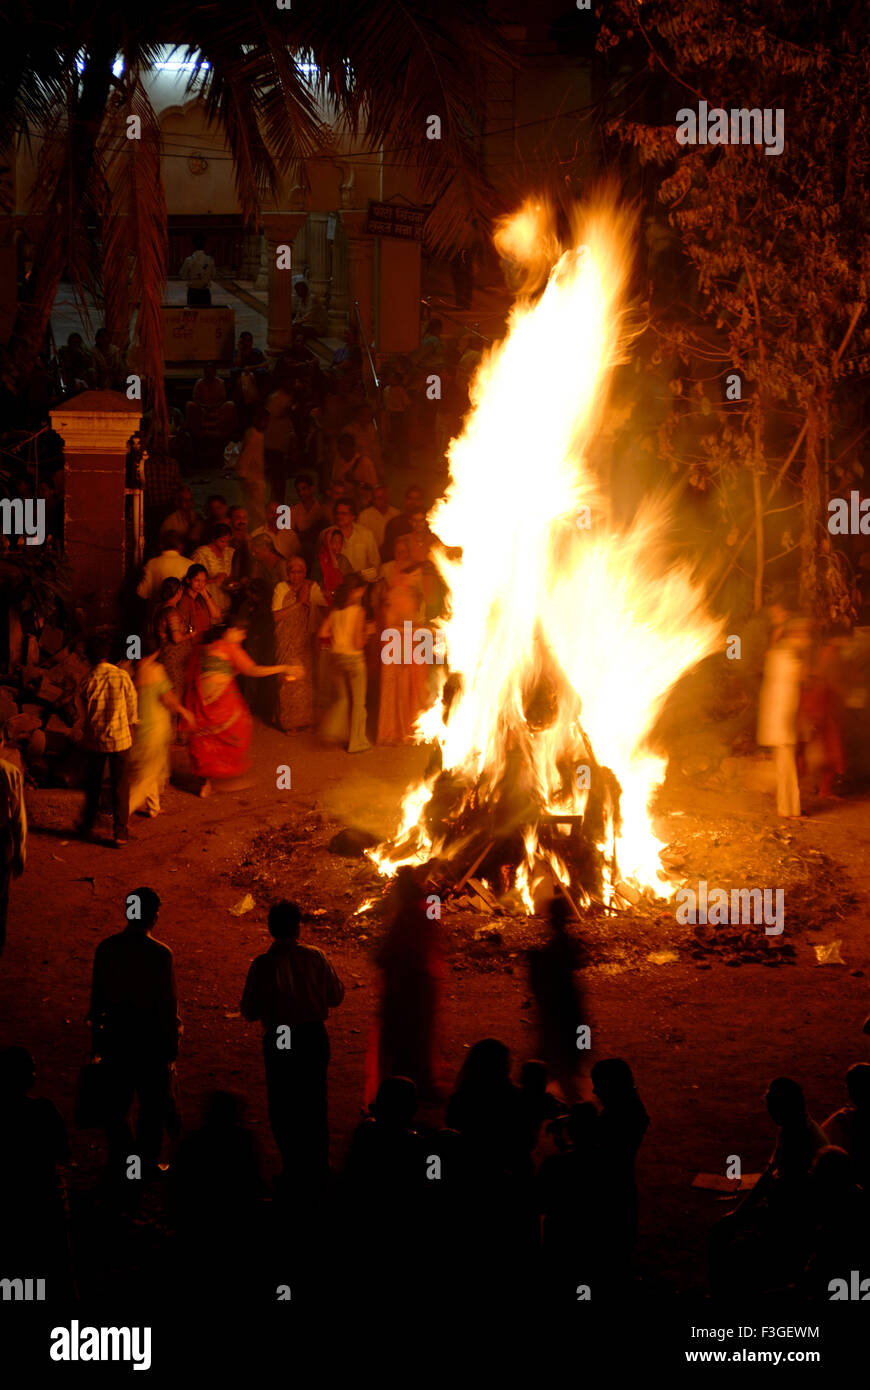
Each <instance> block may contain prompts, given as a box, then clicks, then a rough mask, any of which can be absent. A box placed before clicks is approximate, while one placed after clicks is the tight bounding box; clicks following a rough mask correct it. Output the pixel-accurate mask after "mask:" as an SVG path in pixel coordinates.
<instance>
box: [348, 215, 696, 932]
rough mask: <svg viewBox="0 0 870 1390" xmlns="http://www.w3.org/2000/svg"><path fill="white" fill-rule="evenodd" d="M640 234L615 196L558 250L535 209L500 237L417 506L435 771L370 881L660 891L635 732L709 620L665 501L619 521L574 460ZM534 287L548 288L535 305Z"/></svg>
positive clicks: (414, 793)
mask: <svg viewBox="0 0 870 1390" xmlns="http://www.w3.org/2000/svg"><path fill="white" fill-rule="evenodd" d="M631 231H632V226H631V221H630V219H629V218H628V217H626V216H625V215H623V214H621V213H619V212H617V211H615V210H614V209H613V208H608V209H604V210H601V209H599V210H598V211H596V212H595V213H592V214H589V215H587V216H586V217H585V219H584V220H581V219H580V217H579V215H578V218H577V224H576V236H575V239H574V245H573V247H572V248H571V249H568V250H565V251H562V250H561V248H560V247H559V246H558V244H557V243H556V241H555V237H554V234H553V232H552V223H551V221H550V218H549V215H548V213H547V212H546V210H545V209H544V208H543V207H541V206H540V205H532V204H527V205H526V206H525V207H524V208H523V209H522V210H521V211H520V213H518V214H517V215H516V217H514V218H512V219H511V220H510V221H509V222H507V223H506V224H505V225H504V227H503V228H502V229H501V232H500V235H499V249H500V250H501V252H502V254H503V255H507V256H508V257H509V258H510V259H511V260H512V261H513V262H514V264H515V265H517V266H521V267H522V268H523V269H524V271H525V272H526V289H525V291H524V292H522V293H521V294H520V297H519V298H518V300H517V302H516V304H515V306H514V308H513V310H512V313H511V316H510V321H509V325H508V333H507V337H506V338H505V340H504V341H503V342H502V343H500V344H499V345H498V346H496V347H495V348H494V349H493V350H492V351H491V352H490V353H489V354H488V356H487V357H486V358H485V360H484V361H483V362H482V364H481V366H480V368H479V371H478V374H477V377H476V379H475V381H474V385H473V389H472V397H471V398H472V406H473V409H472V411H471V413H470V414H469V415H468V416H467V417H466V419H465V422H464V428H463V432H462V434H461V435H460V437H459V438H458V439H454V440H453V441H452V443H451V445H450V449H449V464H450V480H449V484H448V487H447V490H446V495H445V497H444V498H443V499H442V500H441V501H440V502H439V503H438V504H437V505H436V507H435V508H434V511H433V512H432V514H431V516H430V521H431V525H432V529H433V530H434V531H435V533H436V534H437V535H438V536H439V537H440V539H441V541H442V543H443V546H444V550H442V551H440V552H439V553H438V555H437V557H436V558H437V564H438V567H439V569H440V571H441V574H442V575H443V577H444V579H445V581H446V583H447V585H448V587H449V591H450V600H449V614H448V616H447V618H446V619H445V621H444V631H445V635H446V645H447V652H448V660H449V670H450V675H449V678H448V679H447V680H446V683H445V684H444V687H443V690H442V698H441V700H439V701H437V702H436V703H435V705H433V706H432V707H431V708H430V709H429V710H427V711H426V712H425V713H424V714H422V715H421V716H420V718H419V720H418V722H417V728H416V734H417V737H418V739H419V740H420V741H424V740H425V741H427V742H430V744H431V746H432V747H433V750H435V753H434V756H433V762H432V765H431V767H430V772H429V775H428V776H427V777H426V779H425V780H424V782H423V783H422V784H420V785H419V786H416V787H415V788H413V789H412V790H411V791H410V792H409V793H408V794H407V796H406V797H405V799H404V801H403V803H402V819H401V825H400V828H399V830H398V832H397V834H396V836H395V838H394V839H393V840H392V841H391V842H390V843H389V844H387V845H381V846H379V848H378V849H376V850H374V851H372V852H371V857H372V858H373V860H374V862H375V863H376V864H377V866H378V868H379V870H380V871H381V872H382V873H383V874H393V873H394V872H395V870H396V869H397V868H398V867H399V866H400V865H401V864H422V863H425V862H427V861H430V860H435V861H438V860H442V861H452V862H453V865H454V866H456V865H457V864H458V865H459V866H460V868H461V867H462V866H463V865H464V867H465V868H466V869H467V868H468V867H469V865H470V864H472V863H475V867H476V872H478V874H479V875H480V877H481V878H482V879H483V881H484V882H485V883H486V885H487V887H488V888H490V889H492V890H493V892H495V893H496V894H502V893H504V892H512V893H513V894H518V895H519V898H520V899H521V901H522V903H523V904H524V906H525V908H526V910H527V911H532V910H533V908H534V902H535V898H536V896H537V890H538V889H540V888H541V885H546V884H549V885H550V889H551V890H552V885H553V882H554V879H558V880H559V881H560V882H561V883H562V884H563V885H565V886H566V887H569V886H570V887H569V892H570V893H572V894H574V895H576V898H577V899H578V900H580V901H582V902H584V903H588V902H589V901H590V900H591V899H596V900H599V901H604V902H605V903H607V902H609V900H610V897H611V895H612V894H613V892H614V891H615V890H616V887H617V884H620V883H621V884H622V888H623V889H624V887H625V885H626V884H633V885H634V888H635V890H637V889H643V888H649V889H651V890H652V891H653V892H654V893H656V894H658V895H661V896H667V895H668V894H669V892H670V888H669V886H668V885H667V883H666V880H665V878H664V876H663V874H662V870H661V866H660V861H659V851H660V849H661V848H662V845H661V843H660V842H659V841H658V840H657V839H656V837H655V835H654V834H653V831H652V828H651V825H650V820H649V815H648V807H649V803H650V798H651V795H652V793H653V791H654V789H655V788H656V787H657V786H658V784H659V783H660V782H661V781H662V779H663V777H664V773H665V763H664V761H663V759H661V758H660V757H658V756H656V755H655V754H653V753H652V752H651V751H650V750H649V749H648V748H647V747H645V744H646V740H647V738H648V735H649V733H650V730H651V728H652V726H653V724H654V722H655V719H656V716H657V714H658V712H659V710H660V708H661V705H662V702H663V700H664V697H665V696H666V694H667V692H668V690H669V689H670V688H671V686H672V685H673V684H674V682H675V681H676V680H677V679H678V678H679V677H680V675H681V674H682V673H683V672H685V671H686V670H688V669H689V668H690V667H691V666H693V665H694V664H695V663H697V662H698V661H700V660H701V659H702V658H703V657H704V656H706V655H708V654H709V653H710V652H711V651H712V650H713V649H714V647H716V645H717V643H718V642H719V639H720V636H721V629H720V625H719V623H718V622H717V621H716V620H714V619H713V618H711V617H710V616H709V615H708V613H707V612H706V609H705V605H704V596H703V592H702V590H701V588H700V586H699V584H698V583H697V582H696V581H695V579H694V578H693V576H692V573H691V572H690V570H689V568H688V567H687V566H685V565H677V566H673V565H672V566H671V567H668V559H667V543H666V538H665V531H666V529H667V528H666V522H667V510H666V508H665V507H664V505H663V504H662V503H661V501H658V502H650V503H648V504H645V506H644V508H643V509H642V510H641V512H639V513H638V514H637V515H636V517H635V520H634V522H633V524H632V525H631V527H630V528H629V529H628V530H621V531H616V530H614V528H613V526H612V523H611V522H610V520H609V518H608V509H607V501H606V499H605V498H604V497H602V496H601V494H600V491H599V488H598V485H597V482H596V479H595V478H594V477H593V476H592V475H591V473H590V471H589V466H588V463H587V462H586V455H587V452H588V449H589V445H590V442H591V440H592V439H593V437H594V433H595V431H596V428H597V427H598V424H599V421H600V414H601V409H602V406H603V404H604V401H605V394H606V386H607V382H608V378H609V375H610V372H611V370H612V367H613V366H614V364H615V363H616V362H617V361H618V360H619V357H620V355H621V353H622V352H623V351H624V348H625V339H626V329H625V322H624V316H623V314H622V311H621V302H622V297H623V295H624V288H625V281H626V275H627V271H628V267H629V264H630V256H629V244H630V240H631ZM542 258H545V264H543V265H542V264H541V262H542ZM548 271H549V274H548V275H547V272H548ZM535 279H537V284H538V285H540V284H542V283H543V282H544V280H545V279H546V285H545V288H544V290H543V293H541V294H540V295H539V296H538V297H537V298H536V299H534V300H533V299H532V298H531V293H530V289H531V285H532V282H533V281H534V280H535ZM586 509H588V511H587V510H586ZM459 551H461V557H460V556H459ZM450 552H454V553H453V554H451V553H450ZM584 769H585V770H584ZM568 817H571V819H567V818H568ZM478 851H484V854H483V857H482V858H480V857H478ZM477 865H479V867H477ZM455 877H456V875H455V874H454V879H455ZM623 895H625V894H623ZM629 896H631V894H629Z"/></svg>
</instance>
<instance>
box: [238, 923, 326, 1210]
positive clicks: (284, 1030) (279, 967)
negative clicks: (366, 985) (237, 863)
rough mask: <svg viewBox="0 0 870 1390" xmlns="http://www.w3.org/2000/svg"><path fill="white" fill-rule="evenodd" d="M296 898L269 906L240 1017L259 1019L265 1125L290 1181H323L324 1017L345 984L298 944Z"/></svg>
mask: <svg viewBox="0 0 870 1390" xmlns="http://www.w3.org/2000/svg"><path fill="white" fill-rule="evenodd" d="M299 923H300V912H299V907H298V905H297V904H296V903H290V902H280V903H274V904H273V905H272V907H271V908H270V909H269V931H270V932H271V934H272V936H273V938H274V940H273V943H272V945H271V946H270V948H269V950H268V951H267V952H266V953H265V955H262V956H257V957H256V959H255V960H254V961H252V963H251V968H250V970H249V971H248V978H247V980H246V981H245V991H244V994H243V996H242V1002H241V1006H240V1007H241V1012H242V1017H243V1018H247V1019H250V1020H252V1021H253V1020H255V1019H259V1020H260V1021H261V1022H262V1024H263V1027H264V1028H265V1032H264V1034H263V1057H264V1059H265V1063H266V1089H267V1091H268V1096H269V1122H270V1124H271V1126H272V1133H273V1134H274V1136H275V1143H276V1144H277V1145H278V1148H279V1149H280V1151H281V1157H282V1159H283V1160H284V1177H285V1178H287V1179H289V1180H290V1181H291V1182H293V1183H294V1184H305V1185H306V1186H307V1185H308V1184H309V1183H311V1182H317V1181H322V1180H323V1179H324V1178H325V1177H326V1175H327V1173H328V1170H329V1122H328V1115H327V1105H326V1071H327V1067H328V1066H329V1035H328V1033H327V1031H326V1019H327V1017H328V1015H329V1010H330V1009H334V1008H335V1007H336V1006H337V1005H338V1004H340V1003H341V1001H342V999H343V998H344V985H343V984H342V983H341V980H340V979H339V978H338V976H337V975H336V973H335V971H334V970H333V968H332V966H331V965H330V963H329V961H328V960H327V958H326V956H325V955H324V954H323V952H322V951H319V950H318V949H317V947H316V946H302V945H300V943H299Z"/></svg>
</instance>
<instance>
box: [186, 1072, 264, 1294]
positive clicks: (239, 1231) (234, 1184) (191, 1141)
mask: <svg viewBox="0 0 870 1390" xmlns="http://www.w3.org/2000/svg"><path fill="white" fill-rule="evenodd" d="M243 1121H244V1101H243V1100H242V1097H241V1096H237V1095H234V1094H233V1092H231V1091H213V1092H212V1093H211V1094H210V1095H209V1096H207V1097H206V1100H205V1105H204V1115H203V1124H202V1126H201V1128H200V1129H198V1130H195V1131H194V1133H193V1134H190V1135H188V1136H187V1138H185V1139H184V1140H183V1141H182V1143H181V1144H180V1145H179V1147H178V1149H177V1150H176V1152H175V1155H174V1158H173V1162H172V1169H171V1172H170V1175H169V1186H168V1211H169V1216H170V1219H171V1221H172V1224H173V1225H174V1226H175V1228H176V1230H177V1231H178V1233H179V1237H180V1245H179V1262H180V1271H179V1273H180V1276H181V1280H182V1282H183V1281H188V1282H189V1284H190V1285H191V1286H192V1287H198V1286H199V1285H200V1282H201V1280H202V1277H203V1276H205V1277H206V1279H207V1281H208V1284H207V1286H208V1287H209V1289H211V1288H212V1287H213V1286H214V1282H213V1281H214V1280H218V1279H219V1280H221V1281H223V1280H231V1281H233V1282H235V1281H236V1280H237V1279H238V1273H239V1269H240V1268H247V1267H250V1264H251V1261H252V1260H255V1261H257V1260H258V1258H259V1257H260V1255H261V1250H260V1243H259V1242H260V1235H261V1231H260V1219H259V1218H260V1212H261V1202H262V1198H263V1197H264V1195H265V1185H264V1183H263V1178H262V1173H261V1168H260V1154H259V1150H258V1148H257V1141H256V1139H255V1137H254V1135H253V1134H252V1133H251V1131H250V1130H249V1129H246V1128H245V1126H244V1123H243ZM248 1282H249V1281H247V1280H246V1281H245V1285H247V1284H248ZM238 1292H244V1289H243V1288H240V1289H239V1290H238ZM238 1292H236V1293H235V1294H234V1296H235V1297H237V1296H238Z"/></svg>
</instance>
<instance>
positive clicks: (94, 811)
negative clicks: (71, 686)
mask: <svg viewBox="0 0 870 1390" xmlns="http://www.w3.org/2000/svg"><path fill="white" fill-rule="evenodd" d="M111 650H112V639H111V638H110V637H109V636H108V634H105V633H98V634H95V636H94V637H92V638H91V639H90V640H89V642H88V644H87V651H88V658H89V660H90V661H91V663H92V665H93V668H94V669H93V670H92V671H91V674H90V675H89V676H87V677H86V678H85V679H84V680H83V681H82V684H81V686H80V689H79V708H80V710H81V713H82V716H83V721H84V726H83V730H82V744H83V746H84V749H85V752H86V754H87V760H88V765H87V772H86V776H85V811H84V815H83V817H82V820H81V822H80V824H79V834H81V835H90V834H91V832H92V831H93V828H94V825H95V824H96V820H97V815H98V814H99V809H100V791H101V790H102V785H103V772H104V770H105V765H106V759H108V761H109V781H110V784H111V788H112V818H113V820H114V828H115V848H116V849H119V848H120V847H121V845H125V844H126V843H127V840H128V835H127V821H128V819H129V816H130V786H129V782H128V779H127V776H126V757H125V754H126V752H127V750H128V749H129V748H130V746H131V745H132V743H133V725H134V724H135V723H136V719H137V715H138V705H137V700H136V687H135V686H134V684H133V682H132V681H131V679H130V677H129V676H128V675H127V672H126V671H122V670H121V669H120V667H118V666H114V665H112V663H111V662H110V661H109V656H110V653H111Z"/></svg>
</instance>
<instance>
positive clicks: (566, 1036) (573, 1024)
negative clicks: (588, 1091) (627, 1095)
mask: <svg viewBox="0 0 870 1390" xmlns="http://www.w3.org/2000/svg"><path fill="white" fill-rule="evenodd" d="M569 910H570V909H569V906H568V902H567V900H566V899H565V898H564V897H562V896H561V895H557V896H556V897H554V898H552V899H551V900H550V940H549V941H548V942H547V943H546V945H544V946H539V947H536V948H535V949H534V950H531V951H529V983H530V985H531V989H532V994H533V995H534V997H535V1003H536V1004H537V1006H538V1023H539V1029H540V1039H541V1055H542V1057H543V1058H544V1061H545V1062H546V1063H547V1065H548V1067H549V1068H550V1071H551V1072H552V1074H553V1076H554V1077H555V1079H556V1081H557V1082H558V1084H559V1086H560V1087H561V1090H562V1093H563V1095H564V1097H565V1099H566V1101H568V1103H569V1104H572V1103H573V1102H574V1101H576V1100H577V1098H578V1090H577V1071H578V1067H579V1064H580V1051H579V1050H578V1047H577V1042H578V1032H577V1030H578V1028H579V1027H580V1026H581V1025H582V1024H584V1023H588V1021H589V1020H588V1019H587V1018H584V1015H583V1002H582V999H581V996H580V990H579V988H578V986H577V982H576V980H575V978H574V974H575V971H576V970H578V969H579V968H580V966H581V965H582V963H583V958H582V952H581V949H580V943H579V942H578V941H577V940H576V939H575V938H574V937H573V936H572V935H571V934H570V932H569V931H568V928H567V923H568V912H569Z"/></svg>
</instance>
